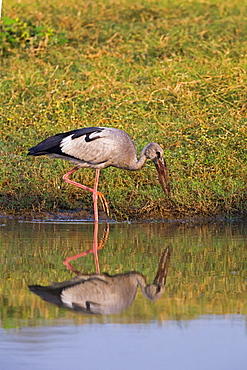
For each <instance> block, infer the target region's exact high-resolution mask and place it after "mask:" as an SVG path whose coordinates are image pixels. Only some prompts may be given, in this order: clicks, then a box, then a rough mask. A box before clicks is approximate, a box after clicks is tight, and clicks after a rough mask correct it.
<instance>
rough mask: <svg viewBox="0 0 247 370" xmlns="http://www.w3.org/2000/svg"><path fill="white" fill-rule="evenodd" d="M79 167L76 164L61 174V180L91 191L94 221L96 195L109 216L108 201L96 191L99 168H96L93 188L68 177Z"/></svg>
mask: <svg viewBox="0 0 247 370" xmlns="http://www.w3.org/2000/svg"><path fill="white" fill-rule="evenodd" d="M79 168H80V166H76V167H74V168H72V170H70V171H69V172H67V173H66V174H65V175H63V180H64V181H66V182H67V183H69V184H72V185H74V186H77V187H79V188H81V189H83V190H87V191H90V192H91V193H93V201H94V217H95V221H98V207H97V197H99V198H100V201H101V203H102V206H103V209H104V212H106V214H107V216H109V207H108V203H107V201H106V199H105V197H104V195H103V194H102V193H101V192H99V191H97V187H98V181H99V171H100V170H99V169H96V174H95V181H94V189H91V188H89V187H88V186H85V185H82V184H80V183H79V182H75V181H72V180H70V179H69V176H70V175H72V173H74V172H75V171H77V170H78V169H79ZM95 212H96V213H95Z"/></svg>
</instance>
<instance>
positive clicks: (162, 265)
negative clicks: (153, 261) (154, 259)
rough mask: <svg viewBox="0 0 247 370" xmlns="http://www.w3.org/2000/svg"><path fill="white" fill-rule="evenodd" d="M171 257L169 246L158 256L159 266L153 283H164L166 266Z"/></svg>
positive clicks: (158, 284) (159, 284)
mask: <svg viewBox="0 0 247 370" xmlns="http://www.w3.org/2000/svg"><path fill="white" fill-rule="evenodd" d="M170 258H171V248H170V247H167V248H166V249H165V250H164V252H163V253H162V256H161V258H160V262H159V267H158V271H157V274H156V276H155V279H154V282H153V283H154V284H155V285H157V286H159V287H160V288H161V287H163V286H164V285H165V283H166V277H167V273H168V266H169V262H170Z"/></svg>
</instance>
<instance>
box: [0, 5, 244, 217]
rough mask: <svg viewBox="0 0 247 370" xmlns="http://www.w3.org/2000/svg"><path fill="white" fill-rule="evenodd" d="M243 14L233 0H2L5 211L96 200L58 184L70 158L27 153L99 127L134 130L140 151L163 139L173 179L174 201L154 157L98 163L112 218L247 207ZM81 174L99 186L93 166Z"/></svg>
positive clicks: (0, 192) (0, 187) (0, 171)
mask: <svg viewBox="0 0 247 370" xmlns="http://www.w3.org/2000/svg"><path fill="white" fill-rule="evenodd" d="M246 14H247V3H246V2H245V1H237V0H235V1H231V2H229V1H223V0H222V1H217V0H210V1H207V2H203V1H202V2H198V1H190V2H187V1H182V0H176V1H173V2H170V1H151V0H147V1H132V2H130V1H127V0H120V1H118V2H109V1H106V0H102V1H96V2H83V5H82V6H80V5H79V4H78V2H76V1H73V0H71V1H70V4H69V6H68V4H67V2H63V1H62V2H61V1H60V2H57V1H50V0H48V1H46V2H45V3H40V2H35V1H33V0H29V1H26V2H22V3H16V2H14V1H13V0H10V1H9V2H8V3H5V4H4V7H3V16H4V17H3V20H2V23H1V27H2V29H1V34H0V53H1V61H2V65H1V79H0V84H1V88H0V114H1V123H0V125H1V144H0V152H1V157H0V158H1V159H0V161H1V166H0V178H1V180H0V197H1V206H0V207H1V209H2V210H3V211H6V212H13V213H15V212H30V211H31V210H32V211H40V210H41V209H48V210H53V211H54V210H56V209H57V208H63V209H74V208H78V207H81V208H90V209H92V200H91V195H90V194H87V193H84V192H81V191H79V190H77V189H75V188H73V187H71V186H69V185H68V184H65V183H63V182H62V180H61V177H62V174H63V173H65V171H66V170H67V169H69V168H70V167H71V166H70V165H69V164H68V163H65V162H62V161H59V160H57V161H55V160H54V161H51V160H49V159H46V158H44V157H43V158H42V157H41V158H29V157H26V152H27V149H28V148H30V147H31V146H33V145H35V144H36V143H38V142H39V141H41V140H42V139H44V138H45V137H48V136H50V135H53V134H55V133H58V132H61V131H66V130H70V129H74V128H79V127H84V126H98V125H99V126H112V127H117V128H120V129H123V130H125V131H127V132H128V133H129V134H130V135H131V136H132V137H133V138H134V140H135V142H136V145H137V148H138V151H139V152H140V150H141V148H142V147H143V146H144V145H145V144H146V143H147V142H150V141H156V142H158V143H160V145H161V146H162V147H163V148H164V151H165V156H166V159H167V162H168V165H169V170H170V176H171V181H172V201H168V200H167V199H166V197H165V196H164V195H163V193H162V190H161V188H160V186H159V184H158V181H157V176H156V174H155V170H154V167H153V166H152V164H147V165H146V167H145V168H144V169H143V170H141V171H138V172H136V173H132V172H131V173H130V172H127V171H121V170H117V169H113V168H109V169H106V170H104V171H102V173H101V178H100V190H101V191H102V192H103V193H104V194H105V196H106V198H107V199H108V200H109V202H110V204H111V212H112V215H113V217H114V215H115V217H117V218H125V219H126V218H136V217H138V218H152V217H155V218H162V217H167V216H168V215H170V217H182V216H185V215H195V214H197V215H198V214H199V215H205V216H209V215H210V216H216V215H219V214H220V215H233V214H238V215H243V214H246V198H247V197H246V182H247V164H246V163H247V161H246V158H247V149H246V148H247V135H246V132H247V129H246V123H247V116H246V96H247V89H246V86H247V74H246V70H247V60H246V52H247V44H246V34H247V22H246ZM75 178H76V179H77V180H78V181H82V182H83V183H85V184H88V185H92V184H93V179H94V172H93V171H92V170H81V171H80V173H79V172H78V174H77V175H76V176H75ZM126 199H127V200H128V202H126Z"/></svg>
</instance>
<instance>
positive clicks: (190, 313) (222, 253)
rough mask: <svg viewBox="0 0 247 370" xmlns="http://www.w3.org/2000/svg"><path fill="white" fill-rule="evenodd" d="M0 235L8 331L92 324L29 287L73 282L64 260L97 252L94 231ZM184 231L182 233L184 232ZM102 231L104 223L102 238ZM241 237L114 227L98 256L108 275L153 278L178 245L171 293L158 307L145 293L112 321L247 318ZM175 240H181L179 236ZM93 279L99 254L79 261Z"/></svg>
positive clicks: (0, 301) (1, 306)
mask: <svg viewBox="0 0 247 370" xmlns="http://www.w3.org/2000/svg"><path fill="white" fill-rule="evenodd" d="M11 225H12V226H10V227H9V226H8V227H7V228H6V230H5V229H4V231H5V232H4V233H3V234H1V240H0V250H1V251H2V252H1V263H2V265H1V272H0V315H1V321H2V326H4V327H17V326H22V325H37V323H40V324H42V323H44V322H45V323H46V324H47V323H50V324H52V322H53V320H56V319H60V318H61V319H62V318H65V319H72V320H74V322H77V323H84V322H88V320H96V321H99V322H101V321H103V318H100V317H91V318H88V317H86V316H83V315H78V314H75V313H73V312H70V311H67V310H64V309H58V308H57V307H55V306H53V305H51V304H48V303H45V302H43V301H42V300H41V299H40V298H39V297H37V296H35V295H34V294H32V293H31V292H29V291H28V289H27V285H28V284H36V283H37V284H44V285H47V284H49V283H50V282H51V281H63V280H68V279H70V278H71V277H72V276H73V274H72V273H71V272H69V271H66V270H65V268H64V266H63V264H62V261H63V259H64V258H65V257H67V256H71V255H74V254H77V253H79V252H81V251H83V250H86V249H89V248H91V243H92V238H93V228H92V226H93V225H90V224H89V225H86V224H84V225H83V224H78V225H75V224H73V225H66V224H64V225H61V224H60V225H54V224H53V225H52V224H50V225H44V224H28V223H27V224H21V225H18V224H16V223H14V224H11ZM183 227H184V229H183ZM102 232H103V225H100V235H101V234H102ZM241 235H242V232H240V231H238V229H237V228H236V229H235V228H234V227H223V226H222V227H221V228H220V227H217V226H216V225H215V226H212V227H211V228H210V229H209V228H208V227H207V226H198V227H195V226H193V227H191V228H189V227H188V225H184V226H181V225H180V226H178V227H174V225H169V224H168V225H165V224H158V223H157V224H148V223H147V224H141V225H140V224H133V225H127V224H120V225H117V224H116V225H112V226H111V227H110V235H109V239H108V241H107V243H106V245H105V247H104V248H103V249H102V250H100V251H99V259H100V267H101V271H102V272H104V271H106V272H108V273H110V274H116V273H123V272H127V271H132V270H136V271H139V272H141V273H143V274H144V275H145V276H146V277H147V281H148V282H151V281H152V280H153V279H154V276H155V273H156V269H157V265H158V261H159V258H160V255H161V253H162V250H163V248H164V247H165V246H167V245H168V244H170V245H172V246H173V251H172V256H171V264H170V267H169V272H168V278H167V285H166V290H165V293H164V295H163V297H162V298H161V299H160V300H158V301H157V302H151V301H148V300H147V299H146V298H144V297H143V296H142V294H141V292H139V293H138V295H137V298H136V301H135V303H134V304H133V306H132V307H130V308H128V310H127V311H126V312H125V313H123V314H122V315H116V316H114V317H113V318H111V321H114V320H115V321H116V322H117V321H119V317H121V322H150V320H153V319H155V320H156V319H157V318H158V319H159V320H160V321H162V320H167V319H175V320H187V319H193V318H195V317H197V316H199V315H205V314H221V315H224V314H231V313H235V314H236V313H239V314H244V315H246V314H247V305H246V277H247V276H246V271H247V270H246V260H247V258H246V257H247V256H246V247H245V245H244V244H243V242H242V239H241ZM175 236H176V237H175ZM73 266H74V267H76V268H77V269H78V270H81V271H84V272H86V273H94V272H95V267H94V263H93V256H92V255H88V256H86V257H84V258H81V259H79V260H78V261H74V262H73Z"/></svg>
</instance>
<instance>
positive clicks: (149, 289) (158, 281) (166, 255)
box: [142, 247, 171, 300]
mask: <svg viewBox="0 0 247 370" xmlns="http://www.w3.org/2000/svg"><path fill="white" fill-rule="evenodd" d="M170 257H171V248H170V247H167V248H166V249H165V250H164V252H163V253H162V256H161V258H160V262H159V267H158V271H157V274H156V276H155V279H154V282H153V283H152V284H150V285H147V286H146V287H145V288H144V289H143V290H142V291H143V294H144V295H145V296H146V297H147V298H148V299H152V300H156V299H159V298H160V297H162V295H163V293H164V286H165V283H166V277H167V273H168V266H169V262H170Z"/></svg>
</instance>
